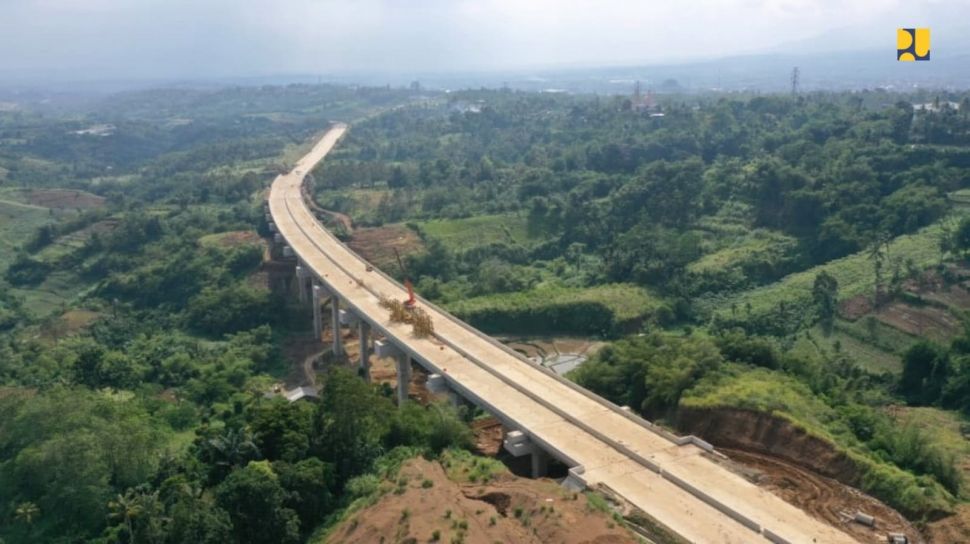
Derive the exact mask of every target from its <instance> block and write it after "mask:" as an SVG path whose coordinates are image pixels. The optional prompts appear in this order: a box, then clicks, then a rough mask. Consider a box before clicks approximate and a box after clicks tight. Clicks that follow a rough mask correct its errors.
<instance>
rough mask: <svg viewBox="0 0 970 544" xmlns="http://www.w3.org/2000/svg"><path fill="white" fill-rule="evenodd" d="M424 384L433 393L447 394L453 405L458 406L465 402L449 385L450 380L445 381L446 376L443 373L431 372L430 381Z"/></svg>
mask: <svg viewBox="0 0 970 544" xmlns="http://www.w3.org/2000/svg"><path fill="white" fill-rule="evenodd" d="M424 386H425V387H426V388H427V389H428V392H429V393H431V394H432V395H447V396H448V402H450V403H451V405H452V406H454V407H456V408H457V407H459V406H461V405H462V403H463V399H462V398H461V396H460V395H459V394H458V393H456V392H454V391H452V390H451V388H450V387H448V382H446V381H445V377H444V376H442V375H441V374H429V375H428V381H427V382H426V383H425V384H424Z"/></svg>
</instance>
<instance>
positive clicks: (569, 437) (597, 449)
mask: <svg viewBox="0 0 970 544" xmlns="http://www.w3.org/2000/svg"><path fill="white" fill-rule="evenodd" d="M346 130H347V126H346V125H342V124H337V125H334V126H333V127H331V129H330V130H329V131H328V132H327V133H326V134H325V135H324V136H323V138H322V139H320V141H319V142H317V143H316V145H315V146H314V147H313V149H312V150H311V151H310V152H309V153H308V154H307V155H306V156H304V157H303V158H302V159H301V160H300V161H299V162H298V163H297V164H296V166H295V167H294V168H293V170H292V171H291V172H289V173H287V174H282V175H280V176H278V177H277V178H276V180H275V181H274V182H273V185H272V188H271V190H270V196H269V200H268V203H267V220H268V221H269V225H270V229H271V230H272V231H273V232H274V233H275V234H274V236H275V241H276V243H278V244H280V245H282V246H283V247H282V252H283V255H284V257H286V258H289V259H293V260H295V261H296V278H297V283H298V291H299V295H300V297H301V298H302V299H303V300H306V301H309V302H311V303H312V306H313V320H314V327H315V330H316V332H317V334H318V335H321V333H322V330H323V326H324V322H325V320H324V319H323V315H322V303H323V302H324V301H325V300H326V299H329V300H330V309H331V312H332V316H331V319H329V320H328V321H329V323H330V324H331V326H332V327H333V328H334V330H333V335H332V338H333V350H334V353H335V354H337V355H342V354H343V346H342V340H341V339H342V335H343V333H342V330H343V328H344V327H351V328H354V329H356V334H357V335H358V336H359V340H360V345H361V350H360V351H361V358H360V361H359V365H360V367H361V368H362V369H363V370H364V372H362V374H363V375H365V376H366V375H367V373H366V369H367V368H368V367H369V360H370V356H371V354H372V353H373V355H376V356H377V357H393V358H394V359H396V361H397V369H398V391H397V393H398V399H399V402H405V401H406V399H407V385H408V382H409V381H410V380H409V377H410V375H411V369H412V364H417V365H420V366H421V367H423V368H424V369H426V370H427V371H428V372H429V373H430V376H429V379H428V386H429V389H431V390H432V392H439V393H445V392H448V393H450V394H452V395H457V396H460V397H462V398H463V399H465V400H467V401H469V402H471V403H473V404H475V405H477V406H479V407H481V408H482V409H484V410H486V411H488V412H489V413H491V414H492V415H494V416H495V417H497V418H498V419H499V420H501V421H502V423H503V425H504V426H505V427H506V429H508V430H509V431H508V432H507V434H506V439H505V442H504V447H505V449H506V450H507V451H509V452H510V453H511V454H513V455H516V456H522V455H529V456H531V458H532V468H533V472H534V474H535V475H542V474H543V473H544V471H545V467H546V464H547V462H548V460H549V458H550V457H552V458H555V459H556V460H558V461H559V462H561V463H563V464H564V465H566V466H567V467H569V470H568V476H567V478H566V480H565V481H564V485H567V486H571V487H573V488H576V489H582V488H585V487H587V486H592V485H598V484H601V485H605V486H607V487H608V488H610V489H611V490H612V491H613V492H615V493H616V494H617V495H619V496H621V497H623V498H624V499H626V500H628V501H629V502H630V503H632V504H633V505H635V506H636V507H638V508H640V509H641V510H643V512H645V513H646V514H647V515H649V516H650V517H652V518H653V519H654V520H656V521H658V522H659V523H660V524H662V525H664V526H665V527H667V528H668V529H669V530H671V531H672V532H674V533H676V534H678V535H680V536H681V537H683V538H684V539H685V540H687V541H689V542H703V543H707V542H710V543H734V544H741V543H758V542H773V543H776V544H783V543H799V544H801V543H806V544H807V543H826V544H837V543H849V542H856V540H854V539H853V538H851V537H850V536H849V535H847V534H846V533H844V532H842V531H840V530H838V529H837V528H835V527H832V526H830V525H828V524H826V523H825V522H823V521H821V520H818V519H815V518H813V517H812V516H811V515H809V514H808V513H806V512H804V511H803V510H801V509H799V508H797V507H795V506H793V505H791V504H789V503H787V502H785V501H784V500H782V499H781V498H779V497H778V496H776V495H774V494H772V493H770V492H769V491H766V490H764V489H761V488H759V487H757V486H755V485H753V484H752V483H750V482H748V481H747V480H745V479H744V478H742V477H740V476H738V475H736V474H735V473H733V472H731V471H729V470H727V469H725V468H723V467H722V466H721V465H719V464H718V463H717V462H716V461H715V460H713V459H712V457H713V455H711V454H713V453H714V452H713V448H712V447H711V446H710V445H709V444H707V443H705V442H704V441H702V440H700V439H697V438H695V437H691V436H688V437H680V436H676V435H673V434H671V433H670V432H668V431H666V430H664V429H662V428H660V427H659V426H655V425H653V424H652V423H650V422H649V421H646V420H644V419H642V418H640V417H638V416H636V415H635V414H633V413H631V412H630V411H629V410H628V409H625V408H622V407H619V406H616V405H614V404H612V403H610V402H609V401H607V400H605V399H602V398H600V397H598V396H597V395H594V394H593V393H591V392H589V391H587V390H585V389H583V388H582V387H579V386H578V385H576V384H574V383H572V382H570V381H568V380H566V379H564V378H562V377H560V376H557V375H556V374H555V373H553V372H552V371H550V370H548V369H546V368H544V367H542V366H540V365H537V364H535V363H533V362H531V361H529V360H527V359H525V358H524V357H522V356H521V355H520V354H518V353H517V352H515V351H513V350H511V349H509V348H507V347H506V346H504V345H503V344H501V343H500V342H498V341H496V340H494V339H492V338H490V337H489V336H487V335H485V334H483V333H481V332H479V331H477V330H475V329H474V328H472V327H470V326H469V325H467V324H465V323H463V322H461V321H460V320H458V319H457V318H455V317H453V316H452V315H450V314H448V313H447V312H445V311H444V310H442V309H440V308H437V307H436V306H434V305H433V304H431V303H429V302H427V301H426V300H423V299H419V306H420V307H421V308H423V309H424V310H425V311H426V312H428V313H429V314H430V315H431V318H432V320H433V323H434V327H435V333H434V335H432V336H430V337H427V338H417V337H415V335H414V334H413V333H412V331H411V327H410V326H408V325H405V324H402V323H395V322H391V321H390V319H389V315H388V311H387V310H386V309H384V308H383V307H381V306H380V305H379V299H380V297H381V296H385V297H391V298H395V299H398V300H403V299H405V298H407V292H406V290H405V289H404V288H403V287H402V286H401V285H400V284H398V283H397V282H396V281H394V280H393V279H391V278H390V277H389V276H387V275H386V274H384V273H383V272H381V271H380V270H378V269H376V268H374V267H372V266H370V265H369V264H368V263H367V262H365V261H364V259H362V258H361V257H359V256H358V255H356V254H355V253H354V252H352V251H351V250H350V249H349V248H347V247H346V246H345V245H344V244H343V243H341V242H340V241H339V240H338V239H337V238H336V237H334V236H333V235H332V234H331V233H330V232H328V231H327V230H326V229H325V228H324V227H323V226H322V225H321V224H320V223H319V222H318V221H317V219H316V217H315V216H314V215H313V213H312V212H311V210H310V209H309V208H308V206H307V204H306V202H305V201H304V196H303V191H302V186H303V180H304V178H305V176H306V174H307V173H308V172H309V171H310V170H311V169H313V168H314V166H315V165H316V164H317V163H319V162H320V161H321V160H323V158H324V157H325V156H326V154H327V152H329V151H330V149H331V148H333V146H334V145H335V144H336V143H337V141H338V140H339V139H340V137H341V136H342V135H343V134H344V132H345V131H346ZM372 345H373V347H371V346H372ZM715 455H716V454H715Z"/></svg>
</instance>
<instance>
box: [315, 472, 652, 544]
mask: <svg viewBox="0 0 970 544" xmlns="http://www.w3.org/2000/svg"><path fill="white" fill-rule="evenodd" d="M384 485H385V486H386V489H388V492H387V493H385V494H384V495H383V496H382V497H381V498H380V499H378V501H377V503H376V504H373V505H371V506H369V507H367V508H364V509H362V510H359V511H357V512H355V513H353V514H351V515H350V516H349V517H348V519H346V520H345V521H343V522H341V523H340V524H339V525H338V526H337V527H336V528H335V529H334V530H333V531H332V532H331V533H330V534H329V535H328V537H327V539H326V542H341V543H351V544H353V543H361V544H374V543H377V542H386V543H391V542H400V543H404V542H409V543H415V544H416V543H418V542H422V543H423V542H464V543H465V544H493V543H495V542H503V543H505V542H514V543H535V544H540V543H546V542H557V543H563V544H580V543H585V544H588V543H596V544H626V543H631V544H632V543H634V542H637V540H636V539H635V538H634V537H633V536H632V535H631V534H630V533H629V532H627V530H626V529H624V528H622V527H621V526H620V525H618V524H616V523H615V522H614V521H613V519H612V518H611V517H610V516H608V515H607V514H605V513H602V512H599V511H594V510H592V509H591V508H590V507H589V506H588V505H587V502H586V500H585V498H584V497H583V496H582V495H575V494H573V493H571V492H569V491H567V490H565V489H564V488H562V487H560V486H559V485H557V484H556V483H555V482H552V481H550V480H525V479H519V478H515V477H512V476H502V477H499V478H498V480H496V481H493V482H492V483H489V484H485V485H476V484H463V483H458V482H455V481H452V480H450V479H449V478H448V476H447V475H446V474H445V471H444V469H443V468H442V467H441V465H440V464H439V463H437V462H433V461H426V460H424V459H420V458H419V459H412V460H410V461H408V462H406V463H405V464H404V466H403V467H402V468H401V471H400V473H399V474H398V477H397V479H396V480H395V482H385V484H384ZM436 537H437V538H436Z"/></svg>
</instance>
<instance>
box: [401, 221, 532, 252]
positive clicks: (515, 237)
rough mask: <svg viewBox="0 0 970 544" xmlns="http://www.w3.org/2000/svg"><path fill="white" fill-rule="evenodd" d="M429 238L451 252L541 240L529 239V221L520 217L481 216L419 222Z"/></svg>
mask: <svg viewBox="0 0 970 544" xmlns="http://www.w3.org/2000/svg"><path fill="white" fill-rule="evenodd" d="M417 224H418V226H419V227H420V229H421V232H422V233H423V234H424V235H425V236H426V237H427V238H429V239H434V240H438V241H440V242H441V243H443V244H444V245H445V246H446V247H448V249H452V250H461V249H469V248H472V247H476V246H482V245H487V244H490V243H492V242H502V243H506V244H518V245H523V246H527V245H530V244H533V243H535V242H538V241H541V240H542V238H541V237H532V236H529V231H528V228H527V226H526V218H525V217H521V216H517V215H481V216H478V217H469V218H467V219H436V220H433V221H422V222H419V223H417Z"/></svg>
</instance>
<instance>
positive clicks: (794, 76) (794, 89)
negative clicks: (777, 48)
mask: <svg viewBox="0 0 970 544" xmlns="http://www.w3.org/2000/svg"><path fill="white" fill-rule="evenodd" d="M798 75H799V70H798V66H796V67H794V68H792V70H791V94H792V96H795V95H796V94H798Z"/></svg>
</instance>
